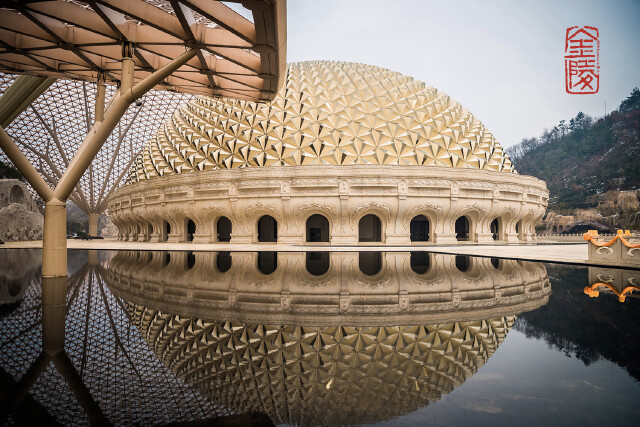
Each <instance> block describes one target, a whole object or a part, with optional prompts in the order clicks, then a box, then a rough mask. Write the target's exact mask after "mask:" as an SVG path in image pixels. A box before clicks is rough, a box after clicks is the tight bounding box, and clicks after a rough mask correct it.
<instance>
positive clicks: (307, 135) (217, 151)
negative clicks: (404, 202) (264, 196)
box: [129, 61, 515, 182]
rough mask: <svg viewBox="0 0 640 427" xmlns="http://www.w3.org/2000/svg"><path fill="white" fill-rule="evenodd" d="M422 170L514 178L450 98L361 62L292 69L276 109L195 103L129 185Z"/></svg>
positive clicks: (172, 122) (496, 147)
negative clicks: (283, 173) (292, 169)
mask: <svg viewBox="0 0 640 427" xmlns="http://www.w3.org/2000/svg"><path fill="white" fill-rule="evenodd" d="M301 165H419V166H444V167H454V168H474V169H485V170H492V171H503V172H515V170H514V169H513V167H512V165H511V161H510V160H509V157H508V156H507V155H506V154H505V153H504V151H503V149H502V147H501V146H500V144H499V143H498V142H497V141H496V139H495V138H494V137H493V135H492V134H491V132H489V131H488V130H487V129H486V128H485V127H484V125H483V124H482V123H480V121H479V120H478V119H477V118H475V117H474V116H473V115H472V114H471V113H470V112H469V111H467V110H466V109H465V108H463V107H462V106H461V105H460V104H459V103H457V102H456V101H454V100H452V99H451V98H450V97H449V96H448V95H446V94H445V93H443V92H440V91H438V90H437V89H435V88H433V87H428V86H426V85H425V84H424V83H422V82H420V81H417V80H414V79H413V78H411V77H408V76H404V75H402V74H400V73H397V72H393V71H390V70H387V69H384V68H379V67H374V66H371V65H365V64H356V63H349V62H331V61H310V62H299V63H294V64H290V65H289V68H288V70H287V78H286V82H285V86H284V88H283V89H281V90H280V92H278V94H277V95H276V97H275V99H274V100H273V102H271V103H270V104H257V103H255V102H250V101H240V100H234V99H213V98H207V97H197V98H195V99H193V100H192V101H191V102H189V103H187V104H186V105H184V106H183V107H182V108H180V109H179V110H178V111H176V112H175V114H174V115H173V117H172V118H171V119H169V120H168V121H167V122H165V123H164V124H163V125H162V126H161V128H160V130H159V131H158V132H157V134H156V135H155V136H154V137H153V138H152V139H151V140H150V141H149V143H148V144H147V145H146V147H145V149H144V151H143V153H142V154H141V155H140V156H139V157H138V159H137V160H136V164H135V166H134V167H133V168H132V170H131V174H130V176H129V182H138V181H142V180H146V179H150V178H154V177H157V176H167V175H171V174H176V173H178V174H180V173H188V172H192V171H206V170H211V169H233V168H245V167H259V166H301Z"/></svg>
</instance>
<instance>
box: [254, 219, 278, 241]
mask: <svg viewBox="0 0 640 427" xmlns="http://www.w3.org/2000/svg"><path fill="white" fill-rule="evenodd" d="M277 241H278V222H277V221H276V219H275V218H274V217H272V216H271V215H264V216H262V217H260V219H259V220H258V242H277Z"/></svg>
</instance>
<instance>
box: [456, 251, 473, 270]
mask: <svg viewBox="0 0 640 427" xmlns="http://www.w3.org/2000/svg"><path fill="white" fill-rule="evenodd" d="M470 267H471V257H470V256H469V255H456V268H457V269H458V270H460V271H461V272H463V273H464V272H465V271H467V270H469V268H470Z"/></svg>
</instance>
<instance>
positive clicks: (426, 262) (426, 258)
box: [410, 252, 431, 274]
mask: <svg viewBox="0 0 640 427" xmlns="http://www.w3.org/2000/svg"><path fill="white" fill-rule="evenodd" d="M410 263H411V270H413V272H414V273H417V274H425V273H426V272H427V271H429V267H430V266H431V256H430V254H429V253H428V252H411V258H410Z"/></svg>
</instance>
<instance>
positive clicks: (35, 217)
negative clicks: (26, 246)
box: [0, 203, 44, 241]
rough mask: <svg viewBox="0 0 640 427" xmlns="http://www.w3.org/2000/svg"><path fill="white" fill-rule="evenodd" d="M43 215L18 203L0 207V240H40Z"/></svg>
mask: <svg viewBox="0 0 640 427" xmlns="http://www.w3.org/2000/svg"><path fill="white" fill-rule="evenodd" d="M43 224H44V216H42V215H41V214H39V213H35V212H30V211H29V210H28V209H27V207H26V206H25V205H23V204H20V203H11V204H10V205H9V206H7V207H4V208H1V209H0V240H5V241H17V240H40V239H42V227H43Z"/></svg>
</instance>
